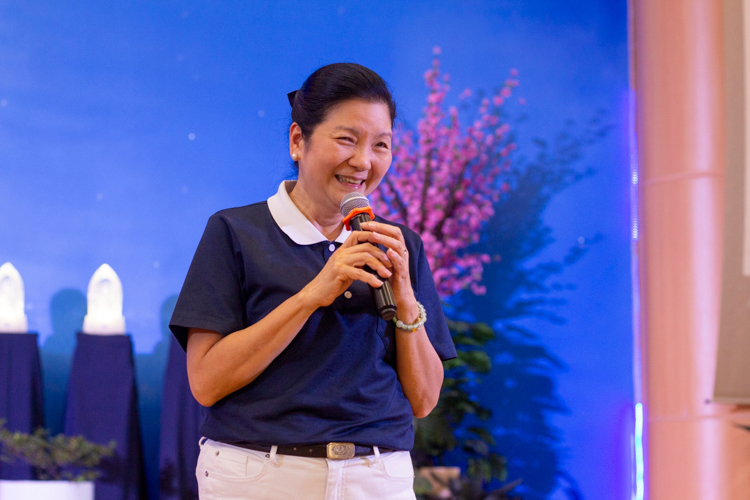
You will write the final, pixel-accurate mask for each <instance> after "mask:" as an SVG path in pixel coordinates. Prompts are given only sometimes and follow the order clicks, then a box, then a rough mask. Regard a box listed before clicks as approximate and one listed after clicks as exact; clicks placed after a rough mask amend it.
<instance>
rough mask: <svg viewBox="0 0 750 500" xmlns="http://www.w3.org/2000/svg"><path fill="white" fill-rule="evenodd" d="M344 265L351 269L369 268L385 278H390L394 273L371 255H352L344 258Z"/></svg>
mask: <svg viewBox="0 0 750 500" xmlns="http://www.w3.org/2000/svg"><path fill="white" fill-rule="evenodd" d="M342 263H343V264H345V265H348V266H350V267H356V268H362V267H364V266H369V267H370V269H372V270H374V271H375V272H377V273H378V274H379V275H381V276H383V277H384V278H390V277H391V276H392V275H393V273H392V272H391V270H390V269H388V268H387V267H385V265H383V263H382V262H381V261H380V260H378V259H376V258H375V257H373V256H372V255H370V254H369V253H358V254H350V255H346V256H344V257H343V260H342Z"/></svg>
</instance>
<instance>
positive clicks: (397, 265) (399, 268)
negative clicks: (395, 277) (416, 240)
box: [388, 248, 409, 273]
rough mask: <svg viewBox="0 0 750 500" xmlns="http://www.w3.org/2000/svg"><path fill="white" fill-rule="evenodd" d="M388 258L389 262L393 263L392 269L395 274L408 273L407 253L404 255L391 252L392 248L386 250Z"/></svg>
mask: <svg viewBox="0 0 750 500" xmlns="http://www.w3.org/2000/svg"><path fill="white" fill-rule="evenodd" d="M388 257H389V258H390V259H391V262H393V269H394V271H396V272H397V273H402V272H404V271H406V272H409V253H408V252H406V253H405V254H400V253H398V252H396V251H395V250H393V249H392V248H389V249H388Z"/></svg>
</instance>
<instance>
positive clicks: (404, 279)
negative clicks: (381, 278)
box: [362, 221, 417, 310]
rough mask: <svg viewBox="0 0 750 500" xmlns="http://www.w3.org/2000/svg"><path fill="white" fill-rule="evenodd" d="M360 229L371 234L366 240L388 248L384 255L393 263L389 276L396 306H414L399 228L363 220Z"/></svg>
mask: <svg viewBox="0 0 750 500" xmlns="http://www.w3.org/2000/svg"><path fill="white" fill-rule="evenodd" d="M362 229H366V230H367V231H369V232H371V233H372V234H370V235H369V238H368V241H369V242H370V243H372V244H375V245H377V244H380V245H383V246H384V247H386V248H387V249H388V251H387V252H386V255H387V256H388V258H389V259H390V261H391V263H392V264H393V268H392V269H391V272H393V276H391V277H390V278H389V280H390V282H391V288H392V289H393V296H394V298H395V299H396V307H397V308H399V309H402V310H410V309H412V308H413V307H416V300H417V299H416V298H415V297H414V289H413V288H412V287H411V276H410V274H409V250H408V249H407V248H406V243H405V242H404V235H403V234H402V233H401V228H400V227H398V226H392V225H390V224H383V223H381V222H375V221H370V222H365V223H363V224H362Z"/></svg>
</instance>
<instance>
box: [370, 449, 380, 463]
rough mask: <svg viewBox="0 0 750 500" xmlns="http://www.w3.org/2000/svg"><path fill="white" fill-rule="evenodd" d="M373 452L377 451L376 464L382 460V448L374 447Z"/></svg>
mask: <svg viewBox="0 0 750 500" xmlns="http://www.w3.org/2000/svg"><path fill="white" fill-rule="evenodd" d="M372 451H373V453H375V464H378V463H379V462H380V449H379V448H378V447H377V446H373V447H372Z"/></svg>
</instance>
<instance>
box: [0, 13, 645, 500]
mask: <svg viewBox="0 0 750 500" xmlns="http://www.w3.org/2000/svg"><path fill="white" fill-rule="evenodd" d="M626 17H627V16H626V2H625V1H624V0H623V1H617V2H612V1H599V2H590V1H583V0H579V1H571V2H556V1H552V0H540V1H536V2H522V1H520V0H514V1H511V0H508V1H499V2H490V1H462V2H457V1H456V2H439V3H435V2H427V1H414V2H394V1H383V2H376V3H361V2H348V1H342V2H335V3H329V2H309V1H305V2H301V1H300V2H290V1H283V2H205V1H203V2H201V1H186V0H173V1H170V2H147V1H144V0H135V1H129V2H116V3H108V2H94V1H90V0H82V1H79V2H68V1H55V2H52V1H46V2H45V1H41V0H35V1H22V0H5V1H4V2H2V3H0V33H2V35H1V36H0V263H2V262H5V261H11V262H12V263H13V264H14V265H15V266H16V267H17V268H18V270H19V271H20V272H21V274H22V276H23V278H24V280H25V284H26V291H27V309H28V311H27V314H28V316H29V324H30V328H31V329H32V330H34V331H38V332H39V333H40V334H41V342H42V345H43V354H44V368H45V370H46V372H47V375H46V380H47V396H48V408H47V416H48V425H50V426H51V427H52V428H53V430H60V428H61V421H60V419H61V405H62V400H63V399H62V398H63V395H64V387H65V376H66V375H65V374H66V370H67V366H68V365H67V364H68V363H69V356H70V353H71V351H72V349H73V342H74V341H73V333H74V331H75V330H76V329H78V328H80V325H81V321H82V317H83V314H85V301H84V294H85V291H86V286H87V283H88V279H89V278H90V276H91V274H92V273H93V272H94V270H95V269H96V268H97V267H98V266H99V265H100V264H102V263H103V262H107V263H108V264H110V265H111V266H112V267H113V268H114V269H115V270H116V271H117V272H118V274H119V275H120V277H121V279H122V282H123V287H124V290H125V304H124V313H125V316H126V319H127V323H128V330H129V331H130V332H132V335H133V339H134V342H135V346H136V351H137V354H138V357H137V362H138V365H139V366H138V369H139V384H140V390H141V394H142V408H143V410H144V411H145V412H146V414H147V415H146V417H145V418H144V433H145V434H146V437H147V438H151V439H147V441H146V443H147V452H148V453H149V460H150V463H152V464H153V463H154V458H155V456H156V451H157V450H156V448H155V446H154V443H155V440H154V439H153V438H155V436H156V435H158V429H156V428H155V427H154V425H153V422H154V421H158V418H156V417H157V416H158V403H159V397H160V396H159V390H160V384H161V376H162V375H161V371H162V370H163V366H164V352H165V350H164V346H165V345H166V343H165V342H163V341H164V340H165V335H166V332H165V331H164V329H163V316H165V315H168V310H169V304H170V301H171V300H173V295H174V294H175V293H177V292H178V291H179V288H180V286H181V283H182V280H183V278H184V275H185V273H186V270H187V266H188V265H189V262H190V259H191V257H192V253H193V251H194V249H195V246H196V244H197V242H198V239H199V237H200V235H201V233H202V230H203V227H204V224H205V221H206V220H207V218H208V216H209V215H211V214H212V213H213V212H215V211H217V210H219V209H221V208H225V207H229V206H237V205H243V204H247V203H251V202H254V201H257V200H261V199H265V198H267V197H268V196H270V195H271V194H272V193H273V192H274V191H275V189H276V187H277V185H278V183H279V181H280V180H281V179H283V178H284V177H286V176H287V175H288V174H289V173H290V166H289V160H288V152H287V150H286V129H287V127H288V124H289V105H288V103H287V99H286V93H287V92H289V91H291V90H294V89H296V88H298V86H299V85H300V83H301V82H302V81H303V80H304V78H305V76H306V75H308V74H309V73H310V72H312V71H313V70H314V69H316V68H317V67H319V66H320V65H323V64H326V63H330V62H336V61H356V62H359V63H361V64H364V65H367V66H369V67H371V68H373V69H374V70H376V71H377V72H379V73H380V74H381V75H382V76H383V77H384V78H385V79H386V80H387V81H388V82H389V83H390V84H391V86H392V87H393V89H394V93H395V96H396V98H397V100H398V103H399V106H400V116H401V118H402V119H403V120H404V121H405V122H406V123H407V124H411V125H415V124H416V121H417V120H418V119H419V116H420V112H421V108H422V105H423V100H424V97H425V94H426V93H425V89H424V86H423V83H422V74H423V72H424V71H425V69H427V67H428V66H429V64H430V61H431V54H432V52H431V51H432V47H433V46H436V45H437V46H440V47H442V53H443V55H442V65H443V70H444V71H446V72H449V73H451V76H452V85H453V88H454V89H455V92H453V97H452V99H454V100H455V98H456V95H457V94H458V93H459V91H460V90H461V89H463V88H466V87H469V88H472V89H481V88H484V89H487V90H490V89H492V88H494V87H495V86H496V85H498V84H500V83H501V82H502V81H503V80H504V79H505V77H506V75H507V72H508V70H509V69H510V68H512V67H514V68H518V70H519V73H520V75H519V79H520V81H521V86H520V88H519V89H518V91H517V93H516V95H517V96H523V97H524V98H525V99H526V101H527V104H526V105H525V106H523V107H517V109H518V110H519V111H518V112H519V113H521V112H523V113H525V115H526V119H525V121H523V122H522V123H519V125H518V127H517V129H516V131H517V134H518V139H519V145H520V148H519V151H518V152H517V153H518V154H517V156H516V161H517V162H523V161H524V160H523V158H524V157H525V158H527V160H528V161H532V160H533V159H534V158H536V155H537V150H536V148H537V146H535V143H534V142H533V139H534V138H543V139H546V140H548V141H551V140H552V139H553V138H554V137H555V136H556V135H557V134H558V132H560V131H561V130H565V129H566V128H569V129H570V130H573V131H579V132H580V131H581V130H583V129H584V128H585V123H586V121H587V120H588V119H589V118H591V117H593V116H595V115H596V114H597V113H598V111H599V110H603V111H604V122H606V124H608V125H610V126H611V129H610V130H608V132H607V133H606V134H604V135H603V136H602V137H598V138H597V139H596V140H594V141H592V142H591V144H584V145H582V146H581V147H580V153H581V157H580V158H579V159H576V160H575V161H573V162H571V166H572V167H573V168H575V169H578V170H581V171H583V170H585V169H586V168H587V167H591V168H592V169H593V173H592V174H591V175H588V176H585V177H584V178H582V179H580V180H578V181H577V182H573V183H571V184H570V185H569V186H566V187H564V188H562V189H560V190H559V191H556V192H554V193H552V194H551V195H550V196H549V197H548V198H547V199H546V201H545V203H544V205H543V210H542V211H541V212H540V215H539V218H538V224H537V226H536V227H537V228H544V227H549V228H550V230H551V232H549V233H548V234H547V236H546V240H545V243H544V244H543V245H539V247H538V249H537V251H535V252H533V253H532V254H530V255H528V256H527V258H525V259H523V260H519V261H518V265H519V266H521V267H524V266H525V267H526V268H528V267H529V266H533V265H534V264H536V263H541V262H548V261H550V262H552V261H554V262H561V261H563V260H564V256H565V255H567V254H568V252H569V250H570V249H571V247H575V246H576V245H579V238H583V241H584V243H581V244H580V245H581V246H585V247H586V248H585V250H586V252H585V255H582V256H581V257H580V259H579V260H577V261H576V262H575V263H573V262H570V265H567V266H565V265H564V266H562V267H561V274H560V275H559V276H557V277H556V278H555V277H551V278H550V281H548V282H547V284H548V285H549V286H550V289H549V293H548V294H547V295H546V296H547V297H549V298H551V299H564V303H563V302H559V301H558V302H559V303H558V302H556V301H555V300H552V302H551V303H550V304H549V306H548V307H547V309H549V310H550V311H552V312H553V313H554V314H555V315H557V316H558V317H559V318H562V319H564V320H565V321H564V322H562V321H549V320H548V319H544V318H541V317H539V315H536V316H533V315H532V316H523V317H516V318H510V319H512V320H513V324H514V325H517V326H522V327H524V328H527V329H528V330H529V331H530V332H533V335H534V339H535V340H534V341H535V342H538V343H539V344H540V345H542V346H543V348H544V350H545V352H547V353H549V354H550V355H552V356H554V357H555V358H556V359H558V360H559V361H560V363H559V364H557V365H554V366H552V365H550V366H551V368H550V369H549V371H548V373H549V374H550V376H551V377H552V379H551V380H552V383H553V387H552V388H551V391H552V392H553V393H554V394H555V397H556V398H557V400H558V401H560V402H562V403H564V405H565V407H567V412H566V411H564V410H563V409H562V408H561V409H560V410H559V411H549V412H547V413H545V419H546V420H545V425H546V426H547V428H548V429H549V430H550V432H553V433H555V435H556V436H558V439H557V441H556V442H555V445H554V446H552V447H551V448H550V449H551V450H552V453H553V454H554V458H555V460H556V463H558V464H559V467H560V470H564V471H566V472H567V473H569V474H570V479H569V480H568V483H572V482H576V483H577V485H578V486H577V488H578V489H579V491H580V492H581V493H582V494H583V496H584V497H586V498H626V497H628V496H629V493H628V492H629V488H630V483H629V482H630V477H631V465H630V460H631V459H630V452H629V439H630V436H629V433H630V431H631V428H632V413H633V410H632V406H633V390H632V354H631V352H632V334H631V326H632V321H631V314H630V308H631V298H630V297H631V293H630V292H631V291H630V253H629V231H628V217H629V206H628V193H629V191H628V190H629V182H628V181H629V171H628V169H629V162H628V157H627V151H628V147H627V138H628V133H627V83H628V81H627V70H628V64H627V45H626ZM570 120H573V121H574V122H575V124H574V125H572V126H569V125H567V123H568V122H569V121H570ZM571 127H572V128H571ZM574 133H575V132H574ZM189 134H194V135H191V136H190V137H193V139H192V140H191V139H189ZM501 216H502V214H500V215H499V217H501ZM589 243H591V244H589ZM487 244H491V243H487ZM503 272H505V271H504V270H503V268H501V267H499V268H497V269H495V270H494V271H493V272H490V273H488V281H492V283H494V284H495V288H493V287H492V286H490V287H489V288H490V295H488V297H487V298H485V299H483V300H474V299H473V298H471V297H463V298H462V299H461V300H462V301H463V304H464V306H463V307H464V310H465V311H466V314H467V315H469V316H471V317H475V318H479V319H484V320H485V321H491V322H494V323H497V326H498V327H499V328H500V327H503V325H506V324H508V321H510V319H509V318H497V317H492V316H491V315H489V314H488V313H487V312H486V311H487V307H486V306H487V304H488V303H491V302H488V300H491V299H492V297H498V296H499V295H497V294H502V290H501V288H502V286H501V285H502V283H503V280H504V279H505V278H504V276H503ZM555 280H558V281H560V282H561V283H562V284H563V286H560V287H553V286H552V284H553V281H555ZM492 283H489V284H490V285H492ZM565 284H572V285H574V287H571V286H564V285H565ZM493 290H494V291H493ZM493 294H495V295H493ZM495 354H496V355H498V356H501V355H502V354H503V353H501V352H498V353H495ZM498 359H499V360H500V361H502V357H500V358H498ZM500 383H503V380H502V377H501V376H500V375H498V374H496V375H495V376H494V378H493V376H490V377H488V380H487V382H486V383H485V384H484V385H483V386H482V387H481V389H480V388H478V389H477V391H478V392H477V393H478V395H479V396H480V397H482V398H486V400H487V401H488V405H489V406H491V407H493V408H495V411H496V414H497V416H498V418H499V419H500V421H501V420H502V419H501V418H500V417H501V414H502V412H504V411H507V409H506V408H503V407H502V406H501V405H500V404H499V403H497V402H495V401H493V399H492V398H493V387H495V386H496V384H500ZM497 425H498V426H500V424H497ZM498 432H500V433H501V430H499V431H498ZM500 452H501V453H503V454H505V455H506V456H508V457H509V459H510V460H511V464H513V457H514V453H515V454H517V455H519V456H520V455H522V454H523V452H522V450H520V449H519V450H514V449H512V448H510V449H501V450H500ZM532 458H533V457H532ZM524 467H525V466H522V465H519V466H518V467H517V468H515V469H513V467H511V472H514V471H524V470H528V469H527V468H524ZM529 474H531V473H529ZM150 479H151V484H152V487H154V486H155V484H156V483H155V477H154V476H153V474H152V477H151V478H150ZM558 479H560V478H558ZM527 484H528V485H529V492H528V497H529V498H533V497H543V496H547V497H550V498H567V496H566V494H565V493H564V491H563V490H564V489H565V488H566V486H565V484H566V482H565V480H562V479H560V480H559V481H557V483H556V485H554V486H552V487H547V486H543V485H542V484H541V483H537V484H536V485H534V479H533V478H527ZM572 489H573V490H575V488H572Z"/></svg>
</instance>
